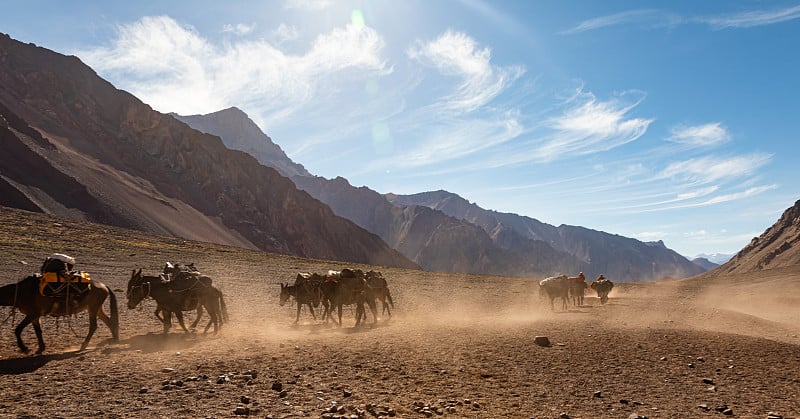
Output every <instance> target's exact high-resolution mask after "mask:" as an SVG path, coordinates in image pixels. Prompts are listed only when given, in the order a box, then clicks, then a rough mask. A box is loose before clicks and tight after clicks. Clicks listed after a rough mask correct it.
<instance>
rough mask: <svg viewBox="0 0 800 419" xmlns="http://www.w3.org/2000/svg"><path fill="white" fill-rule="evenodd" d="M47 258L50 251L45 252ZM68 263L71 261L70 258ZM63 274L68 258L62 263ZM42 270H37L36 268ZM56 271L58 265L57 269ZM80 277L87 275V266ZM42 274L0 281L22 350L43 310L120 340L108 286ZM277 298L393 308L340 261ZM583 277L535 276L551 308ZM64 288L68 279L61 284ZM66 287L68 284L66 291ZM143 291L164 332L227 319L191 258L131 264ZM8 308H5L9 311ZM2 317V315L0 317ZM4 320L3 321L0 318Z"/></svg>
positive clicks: (130, 300)
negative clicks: (48, 291) (57, 283)
mask: <svg viewBox="0 0 800 419" xmlns="http://www.w3.org/2000/svg"><path fill="white" fill-rule="evenodd" d="M48 260H49V259H48ZM73 263H74V262H73ZM68 266H69V269H70V271H68V272H67V273H68V274H74V273H75V272H74V271H71V268H72V265H71V264H70V265H68ZM43 273H44V270H43ZM62 273H63V271H62ZM83 274H84V277H86V278H88V277H89V275H88V274H85V273H83ZM42 277H43V275H40V274H36V275H30V276H28V277H26V278H24V279H22V280H20V281H18V282H16V283H13V284H9V285H4V286H0V306H11V307H12V314H13V313H14V310H15V309H16V310H19V311H20V312H21V313H22V314H24V315H25V317H24V319H23V320H22V321H21V322H20V323H19V325H17V327H16V328H15V329H14V333H15V336H16V340H17V346H18V347H19V349H20V350H21V351H22V352H28V351H29V349H28V347H27V346H26V345H25V343H24V342H23V341H22V338H21V333H22V331H23V329H25V327H27V326H28V325H30V324H32V325H33V328H34V331H35V333H36V338H37V341H38V344H39V346H38V349H37V351H36V353H37V354H40V353H42V352H43V351H44V349H45V343H44V340H43V338H42V328H41V325H40V322H39V319H40V318H41V317H42V316H48V315H49V316H54V317H60V316H71V315H75V314H77V313H79V312H82V311H87V312H88V314H89V332H88V334H87V335H86V337H85V338H84V340H83V343H82V344H81V350H84V349H85V348H86V347H87V345H88V344H89V341H90V340H91V338H92V336H93V334H94V332H95V331H96V330H97V319H98V318H99V319H100V320H101V321H102V322H103V323H105V324H106V326H108V328H109V329H110V330H111V334H112V339H113V340H115V341H116V340H119V313H118V307H117V299H116V296H115V295H114V292H113V291H112V290H111V288H110V287H109V286H107V285H106V284H103V283H102V282H100V281H98V280H96V279H91V281H90V286H89V287H88V288H84V289H82V290H79V291H78V292H74V293H73V294H71V295H70V294H69V293H68V294H66V296H63V295H61V296H58V297H55V296H48V295H44V294H43V293H42V282H41V281H42ZM613 286H614V284H613V283H611V281H608V280H605V279H603V278H602V276H601V278H599V280H598V281H594V282H592V283H591V288H592V289H594V290H595V291H596V292H597V294H598V296H599V297H600V302H601V303H603V304H605V303H606V302H607V301H608V293H609V292H610V291H611V289H612V288H613ZM280 287H281V288H280V297H279V304H280V306H284V305H285V304H286V303H287V302H288V301H289V300H290V299H291V298H294V300H295V302H296V304H297V313H296V316H295V323H298V322H299V320H300V312H301V310H302V307H303V306H307V307H308V309H309V311H310V312H311V316H312V317H313V318H314V320H316V319H317V316H316V314H315V312H314V309H315V308H318V309H319V307H320V306H322V316H321V317H322V320H324V321H325V323H328V322H329V321H330V320H331V319H332V320H333V321H334V323H336V324H337V325H338V326H341V325H342V310H343V307H344V306H354V307H355V325H356V327H358V326H360V325H362V323H365V322H366V321H367V319H368V315H367V308H369V310H370V312H371V313H372V318H373V324H375V323H377V321H378V309H377V304H378V301H380V302H381V304H382V307H381V308H382V311H381V313H382V314H388V315H389V316H391V315H392V312H391V309H393V308H394V301H393V300H392V294H391V292H390V291H389V286H388V284H387V281H386V279H385V278H384V277H383V275H382V274H381V273H380V272H377V271H373V270H370V271H367V272H364V271H362V270H360V269H347V268H346V269H342V270H341V271H328V272H327V273H325V274H318V273H298V274H297V276H296V278H295V281H294V284H284V283H281V284H280ZM588 287H589V285H587V284H586V282H585V281H584V280H583V277H580V278H575V277H573V278H570V277H567V276H566V275H560V276H557V277H551V278H546V279H544V280H542V281H540V282H539V288H540V295H542V296H546V297H549V298H550V306H551V309H555V306H554V300H555V299H556V298H560V299H561V302H562V308H563V309H564V310H566V309H567V306H568V304H567V301H568V299H569V298H570V297H571V298H572V299H573V303H574V304H575V305H582V304H583V295H584V291H585V289H586V288H588ZM67 290H69V287H67ZM68 292H69V291H68ZM147 298H151V299H153V300H155V302H156V309H155V312H154V314H155V316H156V318H157V319H158V320H159V321H160V322H161V323H162V325H163V328H164V333H167V332H168V331H169V330H170V328H171V326H172V316H173V315H175V317H176V318H177V320H178V323H179V325H180V326H181V328H182V329H183V330H184V331H186V332H188V331H189V329H188V328H187V327H186V325H185V323H184V318H183V312H184V311H196V317H195V321H194V323H193V324H192V325H191V326H190V327H191V328H195V327H196V326H197V324H198V323H199V321H200V319H201V317H202V316H203V314H204V313H208V317H209V320H208V323H207V324H206V326H205V329H204V333H205V332H208V331H209V329H210V328H211V327H213V328H214V329H213V330H214V332H215V333H216V332H217V331H218V330H219V328H220V327H221V326H222V324H223V323H224V322H227V321H228V313H227V307H226V303H225V298H224V296H223V294H222V292H221V291H220V290H219V288H217V287H216V286H214V284H213V282H212V279H211V278H210V277H208V276H207V275H204V274H202V273H201V272H199V271H198V270H197V269H196V268H195V267H194V265H192V264H189V265H183V266H182V265H178V264H172V263H170V262H167V263H166V265H165V266H164V269H163V271H162V272H160V273H159V274H157V275H145V274H143V273H142V270H141V269H138V270H133V271H132V272H131V278H130V280H129V281H128V284H127V290H126V300H127V307H128V308H129V309H134V308H136V307H139V305H140V304H141V303H142V301H144V300H145V299H147ZM106 300H109V302H110V304H109V305H110V307H109V308H110V313H109V315H106V313H105V312H104V311H103V304H104V303H105V301H106ZM10 317H11V315H9V318H10ZM7 320H8V318H6V320H5V321H7ZM5 321H4V322H5Z"/></svg>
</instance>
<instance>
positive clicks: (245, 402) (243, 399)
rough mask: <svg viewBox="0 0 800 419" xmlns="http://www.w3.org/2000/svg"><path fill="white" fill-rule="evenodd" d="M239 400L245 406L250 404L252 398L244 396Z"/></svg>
mask: <svg viewBox="0 0 800 419" xmlns="http://www.w3.org/2000/svg"><path fill="white" fill-rule="evenodd" d="M239 400H240V401H241V402H242V403H244V404H250V398H249V397H247V396H242V397H240V398H239Z"/></svg>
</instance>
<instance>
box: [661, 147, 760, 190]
mask: <svg viewBox="0 0 800 419" xmlns="http://www.w3.org/2000/svg"><path fill="white" fill-rule="evenodd" d="M771 159H772V155H771V154H760V153H756V154H750V155H746V156H736V157H731V158H719V157H714V156H706V157H699V158H695V159H689V160H684V161H679V162H675V163H671V164H669V165H668V166H667V167H666V168H665V169H664V170H662V171H661V172H660V173H659V174H658V176H657V177H658V178H661V179H676V180H680V181H685V182H689V183H691V184H706V183H712V182H717V181H730V180H733V179H737V178H741V177H743V176H747V175H752V174H753V173H754V172H755V171H756V170H757V169H758V168H760V167H762V166H764V165H766V164H767V163H769V162H770V160H771Z"/></svg>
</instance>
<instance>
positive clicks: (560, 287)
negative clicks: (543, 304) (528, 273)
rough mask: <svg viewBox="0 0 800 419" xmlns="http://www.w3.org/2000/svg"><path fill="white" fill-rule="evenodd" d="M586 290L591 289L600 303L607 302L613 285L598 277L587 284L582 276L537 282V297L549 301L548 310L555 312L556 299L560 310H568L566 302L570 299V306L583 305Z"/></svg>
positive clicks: (553, 278) (553, 277)
mask: <svg viewBox="0 0 800 419" xmlns="http://www.w3.org/2000/svg"><path fill="white" fill-rule="evenodd" d="M586 288H591V289H593V290H594V291H595V292H596V293H597V296H598V297H599V298H600V303H601V304H605V303H607V302H608V294H609V293H610V292H611V289H613V288H614V283H613V282H611V281H609V280H608V279H606V278H605V277H604V276H603V275H600V276H599V277H598V278H597V280H596V281H593V282H592V283H591V284H587V283H586V281H585V280H584V278H583V276H582V275H581V276H567V275H563V274H562V275H559V276H552V277H549V278H545V279H543V280H541V281H539V295H540V296H542V297H547V298H549V299H550V309H552V310H555V304H554V301H555V299H556V298H558V299H560V300H561V309H562V310H566V309H567V308H568V305H569V304H568V302H569V300H570V299H572V304H574V305H576V306H581V305H583V297H584V293H585V291H586Z"/></svg>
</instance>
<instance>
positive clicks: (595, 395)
mask: <svg viewBox="0 0 800 419" xmlns="http://www.w3.org/2000/svg"><path fill="white" fill-rule="evenodd" d="M593 396H594V397H596V398H598V399H599V398H601V397H603V392H601V391H595V392H594V395H593Z"/></svg>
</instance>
